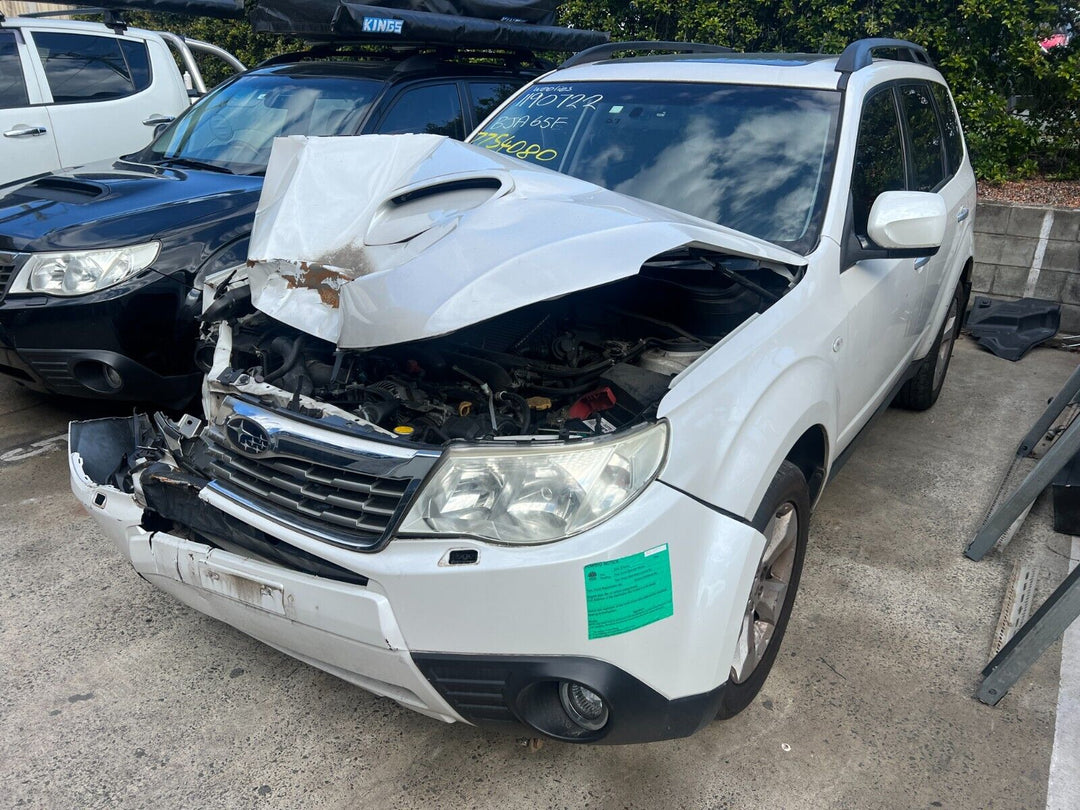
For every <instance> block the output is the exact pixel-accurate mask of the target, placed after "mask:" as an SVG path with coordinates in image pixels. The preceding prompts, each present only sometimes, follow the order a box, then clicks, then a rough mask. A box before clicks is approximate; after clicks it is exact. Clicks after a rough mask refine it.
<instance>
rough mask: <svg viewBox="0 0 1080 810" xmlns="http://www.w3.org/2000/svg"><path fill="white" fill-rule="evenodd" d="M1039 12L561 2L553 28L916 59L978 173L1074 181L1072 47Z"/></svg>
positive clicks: (978, 1) (881, 5) (976, 7)
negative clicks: (949, 111)
mask: <svg viewBox="0 0 1080 810" xmlns="http://www.w3.org/2000/svg"><path fill="white" fill-rule="evenodd" d="M1070 14H1075V12H1069V11H1068V10H1067V9H1065V8H1064V7H1062V6H1060V5H1058V4H1057V3H1055V2H1050V1H1048V0H959V2H957V0H876V1H875V0H871V2H865V0H723V2H720V0H567V2H565V3H564V4H563V5H562V9H561V15H562V20H563V22H565V23H567V24H571V25H575V26H578V27H582V28H599V29H602V30H607V31H610V32H611V33H612V36H613V38H615V39H676V40H697V41H701V42H713V43H718V44H722V45H729V46H731V47H733V48H735V49H736V50H741V51H771V50H782V51H789V52H800V51H802V52H810V53H817V52H831V53H838V52H839V51H840V50H841V49H842V48H843V47H844V46H845V45H846V44H847V43H849V42H851V41H852V40H855V39H860V38H862V37H874V36H888V37H899V38H901V39H908V40H911V41H913V42H917V43H919V44H920V45H923V46H925V47H926V49H927V50H928V51H929V52H930V55H931V56H932V57H933V59H934V61H935V62H936V63H937V65H938V66H939V67H940V69H941V71H942V73H943V74H944V75H945V78H946V79H947V80H948V81H949V84H950V86H951V87H952V90H953V94H954V96H955V98H956V102H957V106H958V107H959V110H960V116H961V118H962V119H963V123H964V128H965V131H966V133H967V138H968V145H969V147H970V149H971V152H972V155H973V157H974V162H975V170H976V173H977V174H978V175H979V176H980V177H983V178H987V179H990V180H1003V179H1006V178H1010V177H1025V176H1030V175H1032V174H1035V173H1037V172H1042V173H1046V174H1049V175H1051V176H1058V177H1070V178H1075V177H1080V37H1077V38H1076V39H1075V40H1074V42H1073V43H1072V44H1071V45H1070V46H1069V47H1067V48H1055V49H1053V50H1052V51H1051V52H1050V53H1048V54H1045V53H1043V52H1042V51H1041V50H1040V48H1039V45H1038V41H1039V39H1041V38H1043V37H1045V36H1047V35H1048V34H1049V33H1050V32H1051V31H1052V30H1053V28H1054V27H1055V26H1057V25H1061V24H1064V23H1067V22H1074V20H1072V19H1069V16H1070Z"/></svg>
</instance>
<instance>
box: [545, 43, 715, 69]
mask: <svg viewBox="0 0 1080 810" xmlns="http://www.w3.org/2000/svg"><path fill="white" fill-rule="evenodd" d="M619 51H675V52H676V53H734V49H733V48H725V47H724V46H723V45H705V44H702V43H700V42H663V41H659V40H649V41H633V42H607V43H605V44H603V45H595V46H593V47H592V48H586V49H585V50H584V51H579V52H578V53H575V54H574V55H573V56H571V57H570V58H569V59H567V60H566V61H565V62H563V63H562V64H561V65H559V69H560V70H561V69H562V68H568V67H574V66H575V65H587V64H589V63H590V62H599V61H600V60H602V59H607V58H608V57H609V56H611V55H612V54H613V53H618V52H619Z"/></svg>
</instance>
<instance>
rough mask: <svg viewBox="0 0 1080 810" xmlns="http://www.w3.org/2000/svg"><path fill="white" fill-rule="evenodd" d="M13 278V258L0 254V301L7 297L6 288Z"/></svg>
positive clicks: (12, 255)
mask: <svg viewBox="0 0 1080 810" xmlns="http://www.w3.org/2000/svg"><path fill="white" fill-rule="evenodd" d="M14 277H15V256H14V254H11V253H2V252H0V301H3V300H4V297H5V296H6V295H7V291H8V287H10V286H11V281H12V279H13V278H14Z"/></svg>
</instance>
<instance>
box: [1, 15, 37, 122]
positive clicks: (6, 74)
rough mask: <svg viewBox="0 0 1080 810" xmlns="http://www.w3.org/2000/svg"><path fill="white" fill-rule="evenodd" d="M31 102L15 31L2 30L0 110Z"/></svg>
mask: <svg viewBox="0 0 1080 810" xmlns="http://www.w3.org/2000/svg"><path fill="white" fill-rule="evenodd" d="M29 103H30V99H29V97H28V96H27V95H26V77H25V76H23V70H22V65H21V64H19V45H18V43H17V42H16V41H15V33H14V32H13V31H0V110H4V109H10V108H11V107H25V106H27V105H28V104H29Z"/></svg>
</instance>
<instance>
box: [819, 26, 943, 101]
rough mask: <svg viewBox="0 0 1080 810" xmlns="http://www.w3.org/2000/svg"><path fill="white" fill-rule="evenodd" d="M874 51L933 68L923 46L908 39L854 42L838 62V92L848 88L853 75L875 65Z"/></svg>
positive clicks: (860, 40) (877, 38) (873, 39)
mask: <svg viewBox="0 0 1080 810" xmlns="http://www.w3.org/2000/svg"><path fill="white" fill-rule="evenodd" d="M874 51H894V52H895V53H896V56H895V57H893V58H895V59H898V60H900V61H902V62H917V63H918V64H920V65H926V66H927V67H933V66H934V62H933V60H932V59H930V55H929V54H928V53H927V52H926V49H925V48H924V47H923V46H922V45H916V44H915V43H914V42H908V41H907V40H906V39H887V38H885V37H873V38H870V39H859V40H856V41H855V42H852V43H851V44H850V45H848V46H847V47H846V48H844V52H843V53H842V54H840V58H839V59H837V60H836V72H837V73H839V74H841V76H840V82H839V84H838V85H837V89H838V90H843V89H844V88H845V87H847V83H848V79H849V77H850V76H851V74H852V73H854V72H856V71H858V70H862V69H863V68H865V67H870V65H872V64H873V63H874Z"/></svg>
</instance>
